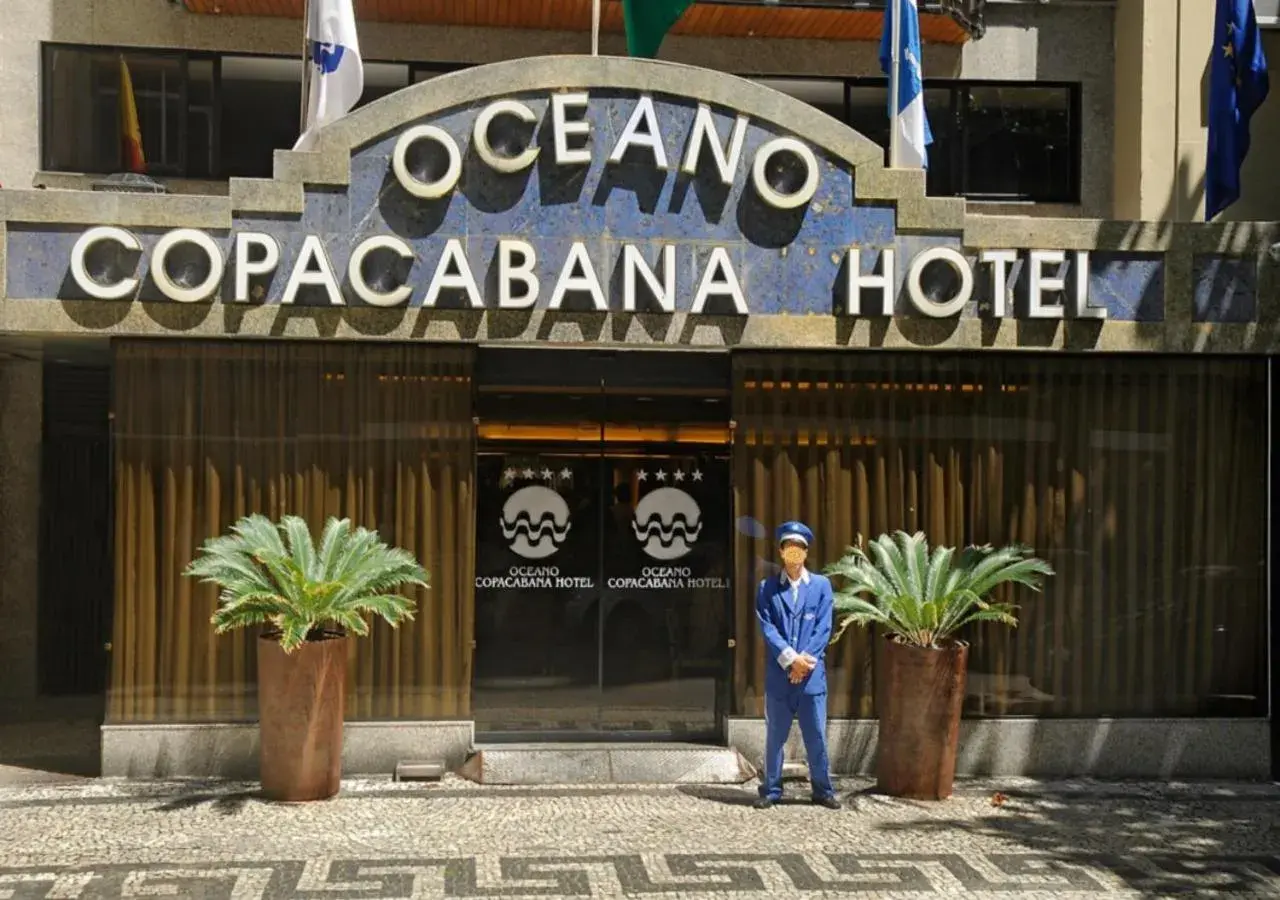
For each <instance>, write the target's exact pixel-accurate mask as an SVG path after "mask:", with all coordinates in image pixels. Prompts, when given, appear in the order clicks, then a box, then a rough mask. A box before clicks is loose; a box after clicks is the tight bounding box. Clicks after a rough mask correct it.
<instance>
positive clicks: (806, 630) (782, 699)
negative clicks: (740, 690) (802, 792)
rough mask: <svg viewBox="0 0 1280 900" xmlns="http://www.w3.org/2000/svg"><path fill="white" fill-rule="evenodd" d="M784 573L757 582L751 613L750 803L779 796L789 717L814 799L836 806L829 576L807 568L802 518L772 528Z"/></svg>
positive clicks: (767, 803)
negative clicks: (759, 692)
mask: <svg viewBox="0 0 1280 900" xmlns="http://www.w3.org/2000/svg"><path fill="white" fill-rule="evenodd" d="M777 539H778V552H779V554H780V556H781V557H782V571H781V572H780V573H779V574H778V575H775V576H770V577H769V578H766V579H765V580H764V581H762V582H760V590H759V592H758V593H757V595H756V617H757V618H758V619H759V620H760V631H761V633H762V634H763V635H764V643H765V656H766V657H767V659H766V664H765V665H766V671H765V680H764V693H765V712H764V717H765V750H764V768H765V773H764V782H763V784H761V786H760V798H759V799H758V800H756V803H755V806H756V809H768V808H769V807H771V806H773V805H774V804H775V803H777V802H778V801H779V800H780V799H782V756H783V749H784V747H785V745H786V742H787V735H788V734H790V733H791V723H792V721H794V720H795V719H799V720H800V734H801V736H802V737H803V738H804V749H805V754H806V756H808V759H809V783H810V785H811V786H812V790H813V802H814V803H817V804H819V805H820V806H825V807H827V808H828V809H839V808H840V801H839V800H837V799H836V796H835V788H834V787H833V786H832V784H831V765H830V762H829V760H828V757H827V670H826V664H825V660H826V655H827V642H828V641H829V640H831V618H832V597H831V582H830V581H829V580H828V579H827V577H826V576H825V575H818V574H816V573H813V572H810V571H809V570H808V569H807V568H805V561H806V559H807V558H808V555H809V545H810V544H811V543H813V532H812V531H810V530H809V527H808V526H807V525H805V524H804V523H802V522H785V523H783V525H782V526H781V527H780V528H779V529H778V533H777Z"/></svg>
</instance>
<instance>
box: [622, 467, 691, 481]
mask: <svg viewBox="0 0 1280 900" xmlns="http://www.w3.org/2000/svg"><path fill="white" fill-rule="evenodd" d="M651 477H652V478H653V480H654V481H657V482H658V483H659V484H666V483H667V481H668V480H669V479H670V480H672V481H685V480H686V479H687V480H689V481H702V479H703V474H702V470H701V469H697V468H695V469H693V470H692V471H686V470H685V469H677V468H675V467H659V468H657V469H654V470H653V471H652V472H651V471H650V470H648V469H637V470H636V481H648V480H649V479H650V478H651Z"/></svg>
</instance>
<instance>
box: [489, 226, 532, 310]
mask: <svg viewBox="0 0 1280 900" xmlns="http://www.w3.org/2000/svg"><path fill="white" fill-rule="evenodd" d="M517 256H519V258H520V262H519V263H517V262H516V261H515V257H517ZM537 264H538V253H537V251H536V250H534V248H533V244H530V243H529V242H528V241H517V240H511V239H508V240H501V241H498V308H499V309H528V308H530V307H531V306H533V305H534V304H535V303H537V302H538V276H537V273H536V272H535V268H536V266H537ZM517 282H519V283H521V284H523V285H524V286H525V291H524V293H523V294H522V295H521V296H519V297H516V296H514V295H513V294H512V293H511V287H512V285H513V284H515V283H517Z"/></svg>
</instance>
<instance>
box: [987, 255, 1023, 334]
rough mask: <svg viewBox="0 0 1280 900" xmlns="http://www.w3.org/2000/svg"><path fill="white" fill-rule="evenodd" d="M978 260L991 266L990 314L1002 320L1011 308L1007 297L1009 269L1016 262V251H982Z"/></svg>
mask: <svg viewBox="0 0 1280 900" xmlns="http://www.w3.org/2000/svg"><path fill="white" fill-rule="evenodd" d="M978 258H979V259H980V260H981V261H982V262H984V263H989V264H990V266H991V314H992V315H993V316H994V317H995V318H997V319H1003V318H1004V317H1005V316H1007V315H1008V314H1009V313H1008V310H1010V309H1011V308H1012V307H1013V303H1012V302H1011V300H1012V298H1011V297H1010V295H1009V288H1010V287H1011V285H1010V284H1009V267H1010V266H1012V265H1013V264H1014V263H1016V262H1017V261H1018V251H1017V250H983V251H982V253H981V254H980V255H979V257H978Z"/></svg>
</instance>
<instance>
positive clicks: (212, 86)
mask: <svg viewBox="0 0 1280 900" xmlns="http://www.w3.org/2000/svg"><path fill="white" fill-rule="evenodd" d="M121 59H124V61H125V63H126V64H127V66H128V68H129V72H130V75H131V78H132V80H133V87H134V94H135V97H136V98H137V104H138V118H139V121H140V124H141V128H142V137H143V147H144V149H145V151H146V157H147V165H148V171H149V172H150V173H151V174H154V175H162V176H165V175H167V176H178V177H186V178H229V177H237V176H238V177H252V178H269V177H270V176H271V173H272V167H273V161H274V151H276V150H284V149H288V148H290V147H292V146H293V144H294V142H295V141H296V140H297V138H298V133H299V127H300V116H301V84H300V82H301V77H300V71H299V69H300V63H299V61H298V60H297V59H294V58H286V57H266V56H218V55H212V54H199V53H178V52H151V51H141V50H119V49H112V48H102V47H78V46H66V45H46V46H45V83H44V168H45V169H46V170H47V171H55V172H86V173H110V172H117V171H120V169H121V156H120V153H121V150H120V107H119V102H120V60H121ZM463 68H467V66H465V65H462V64H457V63H412V64H409V63H379V62H366V63H365V91H364V96H363V98H362V99H361V105H363V104H366V103H371V102H373V101H374V100H377V99H379V98H380V97H383V96H386V95H387V94H390V93H392V92H394V91H397V90H399V89H401V88H403V87H406V86H408V85H410V84H417V83H419V82H421V81H425V80H427V79H430V78H435V77H437V76H439V75H443V74H446V73H448V72H453V71H457V70H459V69H463ZM755 80H756V81H757V82H758V83H760V84H763V85H765V86H767V87H770V88H773V89H774V90H777V91H780V92H782V93H784V94H788V95H789V96H792V97H794V98H796V99H797V100H801V101H803V102H805V103H808V104H809V105H811V106H813V107H815V108H817V109H820V110H822V111H823V112H825V113H827V114H828V115H830V116H832V117H833V118H836V119H839V120H840V121H843V122H846V123H848V124H849V125H851V126H852V127H853V128H855V129H857V130H858V131H860V132H861V133H862V134H864V135H866V136H867V137H868V138H870V139H871V140H873V141H875V142H876V143H879V144H881V145H882V146H885V147H886V148H887V146H888V143H889V120H888V112H887V108H886V107H887V103H886V99H887V93H886V92H887V90H888V86H887V83H886V82H885V80H884V79H840V78H825V79H824V78H796V77H782V76H778V77H760V78H757V79H755ZM925 108H926V110H927V112H928V115H929V122H930V125H931V126H932V129H933V137H934V142H933V145H932V147H931V148H930V151H929V172H928V177H927V182H926V184H927V190H928V192H929V194H930V195H932V196H935V197H967V198H969V199H973V200H991V201H1002V202H1024V203H1025V202H1032V203H1078V202H1079V200H1080V113H1079V109H1080V88H1079V85H1074V84H1044V83H1034V84H1025V83H1014V82H964V81H928V82H926V83H925ZM246 123H249V124H246Z"/></svg>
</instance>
